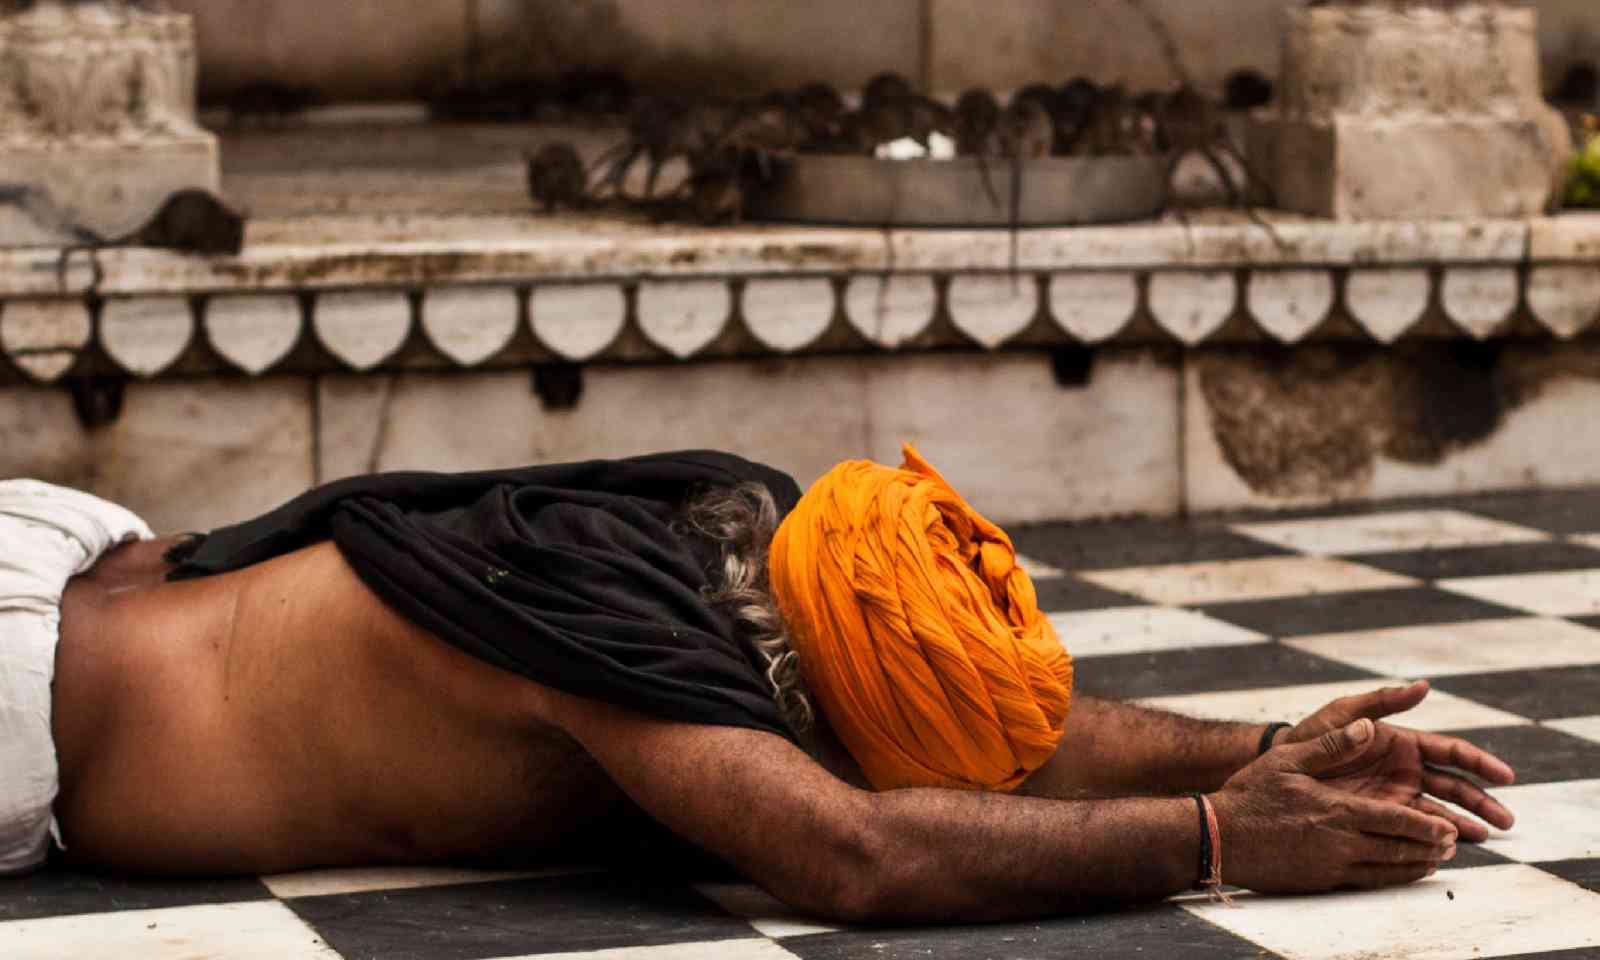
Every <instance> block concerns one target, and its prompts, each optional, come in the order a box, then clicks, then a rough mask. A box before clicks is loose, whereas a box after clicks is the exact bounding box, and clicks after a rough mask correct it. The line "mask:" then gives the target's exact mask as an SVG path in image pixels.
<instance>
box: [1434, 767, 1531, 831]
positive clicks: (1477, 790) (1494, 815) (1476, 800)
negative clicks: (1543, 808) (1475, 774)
mask: <svg viewBox="0 0 1600 960" xmlns="http://www.w3.org/2000/svg"><path fill="white" fill-rule="evenodd" d="M1422 789H1423V790H1424V791H1425V792H1427V793H1430V794H1432V795H1433V796H1435V797H1438V798H1439V799H1440V800H1447V801H1449V802H1450V803H1453V804H1455V805H1456V806H1458V807H1460V808H1461V809H1463V810H1465V811H1467V812H1468V813H1471V814H1473V815H1474V816H1476V817H1478V818H1479V819H1481V820H1487V821H1488V822H1489V823H1491V824H1493V825H1494V826H1496V827H1499V828H1500V829H1501V830H1510V829H1511V828H1512V827H1513V826H1514V825H1515V824H1516V822H1517V818H1516V817H1514V816H1512V814H1511V811H1510V810H1507V809H1506V808H1505V807H1504V806H1502V805H1501V803H1500V801H1498V800H1496V799H1495V798H1494V797H1491V796H1489V795H1488V794H1487V793H1485V792H1484V791H1483V788H1482V787H1479V786H1478V785H1477V784H1475V783H1469V782H1468V781H1467V780H1465V779H1463V778H1462V777H1458V776H1456V775H1455V774H1453V773H1445V772H1444V771H1442V770H1433V769H1429V770H1428V771H1426V772H1425V773H1423V775H1422Z"/></svg>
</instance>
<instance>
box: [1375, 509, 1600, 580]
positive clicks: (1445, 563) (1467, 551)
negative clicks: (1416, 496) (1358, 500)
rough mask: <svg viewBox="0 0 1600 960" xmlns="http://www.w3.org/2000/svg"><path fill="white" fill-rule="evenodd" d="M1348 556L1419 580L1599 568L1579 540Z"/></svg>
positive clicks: (1599, 560)
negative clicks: (1576, 541)
mask: <svg viewBox="0 0 1600 960" xmlns="http://www.w3.org/2000/svg"><path fill="white" fill-rule="evenodd" d="M1597 505H1600V501H1597ZM1350 559H1352V560H1354V561H1356V562H1357V563H1364V564H1366V565H1367V566H1369V567H1377V568H1379V569H1380V570H1388V571H1389V572H1391V573H1399V574H1403V575H1405V576H1408V577H1416V578H1418V579H1421V580H1448V579H1450V578H1452V577H1497V576H1503V575H1507V574H1513V573H1547V572H1551V571H1556V570H1587V569H1592V568H1600V550H1596V549H1594V548H1593V547H1588V546H1585V545H1583V544H1581V543H1565V542H1563V541H1559V540H1550V541H1545V542H1542V543H1504V544H1498V545H1495V546H1485V547H1459V548H1452V549H1448V550H1410V551H1406V552H1403V553H1376V554H1372V553H1368V554H1362V555H1360V556H1358V557H1351V558H1350Z"/></svg>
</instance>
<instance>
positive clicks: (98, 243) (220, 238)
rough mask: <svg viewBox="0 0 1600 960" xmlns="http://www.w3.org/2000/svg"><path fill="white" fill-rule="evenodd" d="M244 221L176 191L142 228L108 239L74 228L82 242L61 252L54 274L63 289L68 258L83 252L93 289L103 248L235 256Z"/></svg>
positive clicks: (214, 202)
mask: <svg viewBox="0 0 1600 960" xmlns="http://www.w3.org/2000/svg"><path fill="white" fill-rule="evenodd" d="M244 224H245V218H244V217H243V215H241V214H239V213H238V212H236V211H235V210H233V209H232V208H230V207H229V206H228V205H227V204H225V203H223V202H222V201H221V200H219V199H218V198H216V197H214V196H212V195H211V194H210V193H208V192H206V191H205V190H199V189H188V190H179V191H177V192H176V193H173V194H172V195H171V196H169V197H167V199H166V200H165V201H164V202H163V203H162V204H161V206H160V207H159V208H157V210H156V212H155V215H154V216H152V217H151V218H150V219H149V220H148V221H146V222H145V224H144V226H142V227H140V228H138V229H137V230H134V231H133V232H132V233H128V234H125V235H123V236H120V237H114V238H112V239H109V240H108V239H105V238H103V237H100V236H99V235H98V234H96V233H94V231H92V230H88V229H86V228H82V227H77V228H74V232H75V233H77V234H78V235H79V236H81V237H83V238H84V242H82V243H80V244H76V245H73V246H68V247H64V248H62V251H61V258H60V260H58V261H57V263H56V274H57V276H58V278H59V279H60V281H61V284H62V286H65V285H66V272H67V265H68V262H69V261H70V260H71V258H72V255H73V254H74V253H76V252H78V251H80V250H87V251H88V252H89V254H90V262H91V263H92V264H93V266H94V285H95V286H98V285H99V284H100V281H101V280H102V279H103V274H102V273H101V270H100V262H99V260H98V258H96V257H95V254H97V253H99V252H100V251H101V250H104V249H105V248H107V247H159V248H162V249H166V250H176V251H178V252H180V253H194V254H200V255H202V256H229V257H232V256H238V254H239V251H240V250H242V249H244Z"/></svg>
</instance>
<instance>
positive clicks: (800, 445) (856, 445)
mask: <svg viewBox="0 0 1600 960" xmlns="http://www.w3.org/2000/svg"><path fill="white" fill-rule="evenodd" d="M1180 358H1181V359H1180ZM1285 364H1290V365H1298V366H1299V367H1301V368H1302V369H1298V370H1295V371H1293V375H1292V376H1284V375H1283V374H1284V366H1285ZM1077 372H1078V373H1082V371H1081V370H1080V371H1077ZM1597 404H1600V342H1597V341H1593V340H1580V341H1576V342H1572V343H1567V344H1559V345H1557V344H1549V343H1521V344H1519V343H1515V342H1512V343H1505V344H1488V345H1476V346H1473V345H1467V346H1463V345H1462V344H1460V343H1455V344H1444V343H1433V344H1428V345H1418V346H1414V347H1412V348H1408V349H1406V350H1400V349H1385V348H1381V347H1374V346H1369V345H1351V344H1345V345H1318V346H1304V347H1301V348H1299V349H1297V350H1296V351H1294V353H1293V354H1292V355H1289V354H1286V353H1284V352H1283V351H1281V350H1264V349H1259V348H1232V349H1229V348H1206V349H1201V350H1195V351H1190V352H1188V353H1186V354H1181V355H1180V354H1178V353H1177V352H1176V351H1172V350H1170V349H1146V348H1133V347H1129V348H1122V347H1119V348H1103V349H1101V350H1099V351H1097V352H1096V353H1095V354H1094V360H1093V363H1092V365H1091V366H1090V368H1089V370H1088V374H1087V377H1081V376H1079V377H1073V376H1067V377H1064V378H1062V379H1061V380H1059V381H1058V379H1057V376H1056V371H1055V368H1054V366H1053V364H1052V358H1051V355H1050V354H1049V353H1045V352H1025V351H1016V352H1004V353H978V352H940V353H920V354H907V355H901V356H813V357H803V358H791V359H781V360H779V359H774V360H766V361H757V362H706V363H692V364H649V365H634V366H623V365H600V366H593V367H588V368H585V371H584V381H583V390H582V394H581V397H580V399H579V402H578V403H577V405H576V406H575V407H572V408H570V409H548V408H547V407H546V406H545V405H544V403H543V402H542V401H541V399H540V397H539V396H538V394H537V393H536V392H535V390H534V389H533V378H532V377H531V376H530V374H529V372H528V371H527V370H505V369H501V370H477V371H470V372H467V371H463V372H459V373H442V372H385V373H370V374H337V375H322V376H317V377H310V376H288V375H284V376H267V377H262V378H255V379H251V378H241V377H232V378H199V379H192V380H164V381H154V382H135V383H132V384H130V385H129V386H128V387H127V392H126V396H125V398H124V403H123V409H122V413H121V416H120V417H119V418H117V419H116V420H115V421H114V422H112V423H111V424H110V425H108V426H102V427H99V428H95V429H86V428H85V427H83V426H82V425H81V423H80V421H79V420H78V418H77V416H76V414H75V412H74V407H73V401H72V398H71V395H70V394H69V392H68V391H67V389H66V388H64V387H40V386H32V387H23V386H14V387H6V388H3V389H0V477H15V476H30V477H37V478H39V479H43V480H49V481H54V482H59V483H65V484H70V485H73V486H77V487H81V488H84V489H88V490H91V491H94V492H96V493H99V494H101V495H103V496H106V497H109V498H111V499H114V500H117V501H119V502H122V503H125V504H127V505H128V506H130V507H132V508H133V509H135V510H136V511H138V512H140V513H141V514H143V515H144V516H145V517H146V518H147V519H149V521H150V522H151V524H152V525H153V526H155V527H156V528H157V529H160V530H164V531H175V530H186V529H197V528H206V527H211V526H216V525H220V524H224V523H227V522H229V521H232V520H235V519H239V518H241V517H244V516H248V515H253V514H256V513H259V512H261V511H264V510H266V509H269V508H271V507H272V506H274V505H276V504H277V503H279V502H281V501H282V500H285V499H287V498H289V497H291V496H293V495H295V494H297V493H299V492H300V491H301V490H303V489H305V488H306V487H307V486H309V485H311V484H313V483H315V482H319V481H328V480H333V479H337V478H340V477H344V476H350V475H354V474H360V473H366V472H370V471H378V470H398V469H428V470H470V469H487V468H494V467H505V466H515V465H521V464H527V463H542V462H560V461H567V460H578V459H586V458H590V457H616V456H626V455H630V454H636V453H643V452H649V451H653V450H663V449H681V448H691V447H712V448H720V449H726V450H731V451H734V452H736V453H740V454H743V455H745V456H748V457H751V458H754V459H758V460H762V461H766V462H769V463H772V464H774V465H776V466H778V467H780V468H782V469H784V470H787V471H789V472H790V473H792V474H794V476H795V477H796V478H797V479H798V480H799V481H800V482H801V483H802V484H809V483H810V482H811V481H812V480H814V479H815V478H816V477H818V476H819V475H821V474H822V473H823V472H824V471H826V470H827V469H828V468H829V467H831V466H832V465H833V464H834V463H835V462H837V461H838V460H841V459H847V458H854V457H870V458H872V459H875V460H879V461H881V462H895V461H897V458H898V457H899V452H900V445H901V444H902V443H904V442H911V443H913V444H915V445H916V446H917V447H918V448H919V449H920V450H921V451H922V453H923V454H924V455H925V456H927V457H928V458H929V459H930V460H931V461H932V462H933V463H934V464H935V465H936V466H938V467H939V468H940V469H941V470H942V471H944V473H945V474H946V475H947V476H948V477H949V478H950V480H951V481H952V482H953V483H954V484H955V485H956V486H957V487H958V488H959V489H960V490H962V491H963V492H964V493H965V494H966V495H967V496H968V497H969V499H970V500H971V501H972V502H973V503H974V504H975V505H976V506H978V508H979V509H981V510H983V511H985V512H986V513H988V514H990V515H991V516H993V517H994V518H995V519H996V520H998V521H1000V522H1002V523H1019V522H1027V521H1035V520H1045V519H1090V518H1101V517H1111V516H1118V515H1129V514H1147V515H1171V514H1175V513H1179V512H1181V511H1185V510H1194V511H1214V510H1237V509H1280V508H1291V507H1303V506H1309V505H1318V504H1325V503H1330V502H1335V501H1348V500H1356V501H1359V500H1380V499H1387V498H1395V497H1405V496H1425V495H1440V494H1454V493H1471V492H1482V491H1492V490H1506V489H1521V488H1533V487H1557V486H1569V485H1582V484H1600V434H1597V433H1596V432H1595V431H1587V432H1586V431H1583V430H1577V431H1574V430H1573V427H1572V425H1573V424H1574V423H1585V422H1588V420H1589V419H1590V418H1592V411H1593V410H1594V409H1595V408H1596V405H1597Z"/></svg>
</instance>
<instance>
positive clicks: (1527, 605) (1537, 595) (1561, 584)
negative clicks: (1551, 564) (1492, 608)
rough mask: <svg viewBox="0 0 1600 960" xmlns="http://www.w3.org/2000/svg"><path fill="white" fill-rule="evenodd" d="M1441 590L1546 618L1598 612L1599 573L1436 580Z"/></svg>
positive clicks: (1579, 571)
mask: <svg viewBox="0 0 1600 960" xmlns="http://www.w3.org/2000/svg"><path fill="white" fill-rule="evenodd" d="M1439 586H1440V588H1442V589H1445V590H1452V591H1454V592H1456V593H1462V594H1466V595H1467V596H1469V597H1477V598H1478V599H1479V600H1487V601H1489V602H1490V603H1498V604H1500V605H1501V606H1503V607H1510V608H1512V609H1513V610H1526V611H1528V612H1529V613H1537V614H1542V615H1544V616H1547V617H1581V616H1589V615H1592V614H1597V613H1600V570H1567V571H1563V572H1560V573H1523V574H1514V575H1511V576H1505V577H1463V578H1461V579H1457V580H1440V581H1439Z"/></svg>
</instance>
